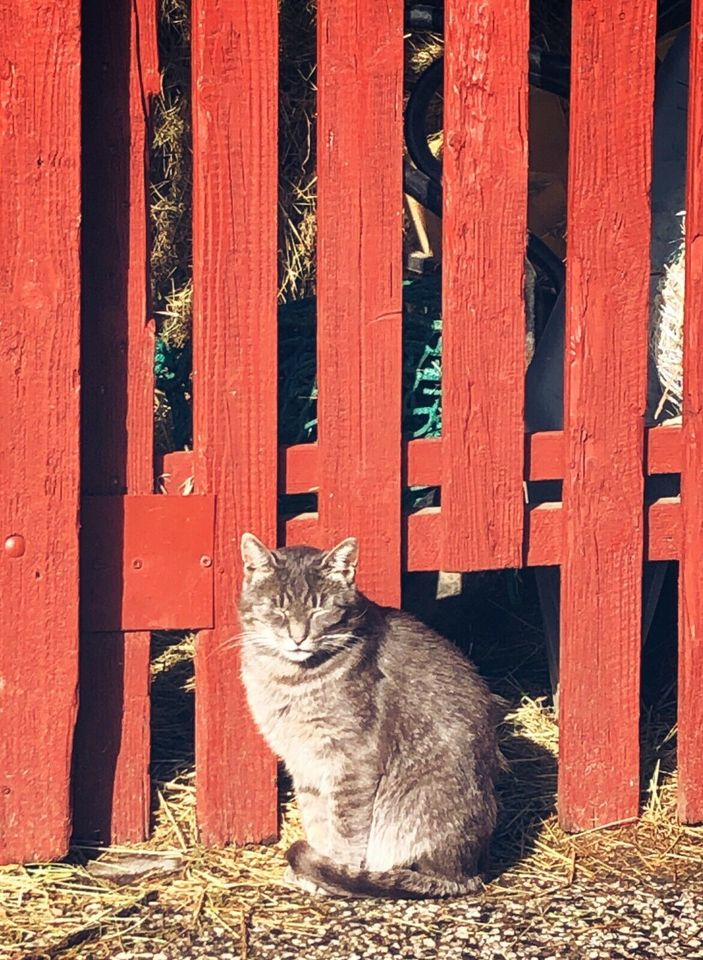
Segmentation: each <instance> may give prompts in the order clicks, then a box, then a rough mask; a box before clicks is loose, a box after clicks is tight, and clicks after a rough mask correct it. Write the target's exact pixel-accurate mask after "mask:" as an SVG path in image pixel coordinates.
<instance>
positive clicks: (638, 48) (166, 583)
mask: <svg viewBox="0 0 703 960" xmlns="http://www.w3.org/2000/svg"><path fill="white" fill-rule="evenodd" d="M80 7H81V8H82V11H83V21H82V24H81V23H80V21H79V4H78V3H77V2H74V0H71V2H68V3H63V4H58V3H57V2H56V0H40V2H38V3H35V4H33V5H32V6H31V10H30V8H29V6H28V5H27V4H24V3H21V2H20V0H3V2H2V4H0V12H1V13H2V14H3V16H2V19H1V20H0V22H1V23H2V24H3V26H2V28H0V29H2V31H3V44H2V58H3V59H2V69H1V70H0V108H1V111H2V112H1V114H0V124H1V125H0V159H1V161H2V163H1V164H0V169H1V170H2V176H3V178H4V181H3V190H2V204H1V205H0V227H1V229H0V244H2V248H3V254H4V255H3V257H2V260H1V263H2V266H1V267H0V275H1V276H2V289H3V294H4V297H3V300H4V313H3V316H2V319H1V320H0V364H1V366H0V390H2V405H1V407H0V417H1V419H0V445H1V446H0V471H2V491H3V497H2V513H1V514H0V515H1V516H2V523H3V534H2V538H3V542H4V552H3V555H2V557H1V558H0V597H1V600H2V603H1V608H2V615H3V630H2V634H0V860H5V861H11V860H29V859H37V858H47V857H56V856H61V855H62V854H63V853H64V852H65V851H66V849H67V845H68V842H69V837H70V833H71V821H73V828H74V830H75V834H76V835H77V836H78V837H80V838H82V839H99V840H101V841H103V842H108V841H113V842H115V841H121V840H134V839H139V838H140V837H143V836H144V835H145V834H146V832H147V830H148V811H149V777H148V761H149V696H148V677H149V631H150V630H151V629H154V628H156V627H161V628H164V629H185V628H191V629H197V630H199V635H198V643H197V653H196V777H197V781H196V783H197V796H198V817H199V822H200V826H201V830H202V836H203V839H204V841H205V842H208V843H222V842H226V841H230V840H236V841H246V840H256V839H262V838H265V837H270V836H272V835H273V834H275V832H276V827H277V823H276V792H275V773H276V767H275V762H274V758H273V757H271V755H270V754H269V753H268V751H267V750H266V748H265V746H264V745H263V743H262V741H261V739H260V737H259V735H258V734H257V732H256V730H255V729H254V726H253V724H252V722H251V720H250V718H249V715H248V712H247V710H246V706H245V701H244V697H243V692H242V688H241V684H240V680H239V672H238V661H237V651H236V646H235V645H233V644H232V643H231V642H230V641H231V640H232V638H233V637H236V634H237V632H238V627H237V622H236V614H235V598H236V593H237V590H238V586H239V559H238V541H239V537H240V534H241V532H242V531H243V530H253V531H254V532H255V533H257V534H258V535H259V536H261V537H263V538H264V539H265V540H267V541H268V542H270V543H273V542H274V540H275V539H276V535H277V529H280V539H281V540H282V541H285V542H301V541H304V542H309V543H317V544H323V543H328V542H330V541H332V540H334V539H335V538H340V537H342V536H346V535H349V534H356V535H357V536H359V537H360V538H361V541H362V557H363V563H362V569H361V574H360V575H361V578H362V582H363V585H364V587H365V589H366V590H367V591H368V592H369V593H371V594H372V595H373V596H374V597H375V598H376V599H379V600H381V601H382V602H389V603H397V602H399V599H400V577H401V573H402V571H403V570H410V571H412V570H433V569H440V568H443V569H452V568H454V569H463V570H476V569H487V568H500V567H506V566H522V565H540V566H542V565H550V564H560V565H561V566H562V571H563V574H562V591H561V596H562V620H561V644H562V650H561V696H560V710H561V715H560V731H561V757H560V771H559V810H560V816H561V820H562V822H563V824H564V825H565V826H567V827H569V828H574V829H579V828H584V827H591V826H593V825H598V824H604V823H609V822H613V821H618V820H623V819H628V818H631V817H633V816H635V815H636V813H637V804H638V797H639V746H638V720H639V680H638V676H639V657H640V631H641V625H640V619H641V618H640V605H641V572H642V562H643V559H644V558H645V556H646V557H648V558H649V559H679V558H680V559H681V564H682V573H681V578H680V591H681V601H680V603H681V617H680V658H679V691H680V700H679V725H678V729H679V761H680V762H679V790H680V812H681V816H682V818H683V819H684V820H687V821H694V820H700V819H703V761H702V760H701V757H702V756H703V741H702V740H701V730H702V729H703V714H702V713H701V701H700V697H699V696H698V690H699V689H700V683H701V680H702V679H703V644H702V641H701V634H702V631H703V626H702V625H703V591H702V590H701V576H702V573H703V571H702V570H701V562H702V561H701V554H702V550H701V547H702V546H703V498H702V496H701V489H700V476H701V468H702V467H703V462H702V461H703V440H701V423H700V420H701V404H702V402H703V401H702V400H701V391H702V390H703V367H702V364H703V345H702V344H701V335H700V323H701V319H700V318H701V314H702V312H703V304H702V303H701V299H702V297H703V280H702V276H703V265H702V263H701V254H700V246H699V234H698V227H699V225H700V223H699V221H700V220H701V218H702V217H703V212H702V210H701V191H700V184H701V182H702V178H703V172H702V171H701V169H700V164H701V160H700V157H701V144H702V142H703V131H702V128H701V117H702V116H703V112H702V108H701V102H702V99H701V98H702V96H703V95H702V94H701V71H702V70H703V66H701V63H702V56H703V53H702V51H703V46H702V44H703V39H702V35H703V0H698V2H696V3H694V13H693V16H694V26H693V29H692V38H693V40H692V57H691V91H692V102H691V110H690V130H689V133H690V138H689V139H690V157H691V162H690V164H689V173H688V214H687V235H688V243H687V308H686V343H685V351H686V361H685V373H686V377H685V389H686V395H685V408H684V420H683V427H682V428H680V427H674V426H668V427H659V428H656V429H652V430H650V431H649V433H648V436H646V437H645V431H644V427H643V413H644V405H645V377H646V349H647V347H646V338H647V282H648V274H649V258H648V244H649V199H648V197H649V192H648V191H649V178H650V159H649V158H650V154H651V136H652V94H653V77H654V53H653V44H654V30H655V13H656V9H655V8H656V4H655V2H654V0H636V2H632V0H630V2H626V0H620V2H616V3H613V4H610V5H604V4H602V3H600V2H599V0H574V11H573V13H574V16H573V37H572V64H573V68H572V106H571V134H570V136H571V148H570V171H569V231H568V239H569V259H568V279H567V351H566V358H565V372H566V407H565V419H564V423H565V426H564V430H563V432H562V431H559V432H554V433H543V434H534V435H532V436H525V435H524V432H523V429H524V428H523V407H524V383H523V372H524V313H523V306H522V284H523V256H524V245H525V241H524V238H525V209H526V189H527V183H526V176H527V142H528V141H527V136H528V131H527V117H526V92H527V77H526V62H527V61H526V51H527V45H528V37H529V16H528V5H527V3H526V2H525V0H502V2H498V0H487V2H483V3H480V4H479V3H474V2H471V0H469V2H466V3H463V4H460V3H459V2H458V0H451V2H448V3H446V4H445V16H446V42H447V50H448V55H447V60H446V70H447V80H448V82H447V83H446V84H445V89H446V91H447V93H446V105H445V110H446V113H445V124H446V134H447V135H446V147H445V168H444V197H445V217H444V221H443V222H444V233H445V237H444V241H445V242H444V251H445V258H444V273H445V278H444V310H443V314H444V367H443V378H444V380H443V417H444V433H443V436H442V438H439V439H433V440H422V441H420V440H418V441H413V442H410V443H403V442H402V440H401V432H400V429H401V426H400V410H401V372H402V354H401V327H402V322H401V278H402V273H401V238H402V206H401V201H402V184H401V176H400V171H401V151H402V71H403V44H402V35H403V4H402V2H401V0H390V2H389V3H386V4H383V5H379V4H378V3H376V2H374V0H336V2H335V3H332V2H331V0H320V2H319V4H318V36H319V45H318V51H319V58H318V61H319V67H318V78H317V85H318V96H319V122H318V161H319V163H318V166H319V170H318V176H319V208H318V384H319V441H318V443H315V444H307V445H298V446H294V447H289V448H287V449H284V450H281V449H278V441H277V422H276V420H277V399H276V382H277V361H276V338H277V321H276V244H277V235H276V206H277V135H276V117H277V106H276V103H277V60H278V33H277V26H278V24H277V16H278V4H277V2H276V0H229V2H227V3H215V2H214V0H194V3H193V38H192V44H193V114H194V143H193V148H194V223H193V227H194V284H195V296H196V299H195V316H194V374H193V384H194V422H195V426H194V447H195V449H194V451H193V452H188V453H185V452H184V453H180V454H174V455H172V456H171V457H170V458H168V460H167V463H166V470H167V472H172V473H173V474H176V473H177V474H178V475H180V476H184V475H185V476H187V475H191V474H192V475H193V476H194V478H195V495H194V496H190V497H187V498H184V497H178V496H169V497H161V496H158V495H156V494H155V489H156V487H155V484H154V465H153V462H152V404H153V397H152V392H153V382H152V366H153V324H152V322H151V318H150V307H149V302H148V297H147V289H148V282H147V280H148V278H147V262H148V258H147V252H148V251H147V246H148V241H147V203H146V199H147V194H146V160H147V147H148V128H149V109H150V98H151V97H152V96H153V95H154V94H155V93H156V92H157V90H158V63H157V50H156V35H155V33H156V28H155V6H154V2H153V0H136V2H135V0H120V2H116V3H113V4H110V5H109V10H107V8H105V6H104V5H103V4H102V3H99V2H98V0H91V2H84V3H83V4H82V5H80ZM81 38H82V57H81ZM81 65H82V91H81V84H80V80H81V76H80V72H81ZM594 105H597V109H596V108H595V106H594ZM81 119H82V122H83V143H82V176H81V166H80V165H81V143H80V138H79V131H80V127H81ZM81 203H82V214H83V217H82V239H81V238H80V237H79V230H78V224H79V216H80V212H81ZM79 245H80V248H79ZM79 255H80V257H79ZM79 262H80V265H81V269H80V270H79ZM81 271H82V273H81ZM79 301H80V302H79ZM79 309H80V311H81V324H80V378H79V375H78V365H79V325H78V317H79ZM613 315H617V318H618V322H617V324H615V325H613V324H612V323H610V322H609V320H610V318H611V317H612V316H613ZM79 380H80V383H81V390H82V397H83V400H82V405H81V411H80V416H81V419H82V424H81V425H80V431H81V432H80V436H81V437H82V441H81V445H80V448H79V400H78V397H79V394H78V389H79ZM645 441H646V442H645ZM79 456H80V464H79ZM661 473H681V496H680V497H673V498H668V499H663V500H658V501H655V502H654V503H652V504H649V505H644V502H643V478H644V475H645V474H661ZM540 479H562V480H563V488H564V496H563V503H547V504H541V505H539V506H537V507H530V506H526V505H525V504H524V498H523V484H524V482H525V481H526V480H540ZM408 485H412V486H416V485H417V486H422V485H429V486H441V488H442V506H441V507H433V508H426V509H423V510H420V511H418V512H415V513H411V514H410V515H405V516H403V515H402V513H401V494H402V490H403V488H404V487H405V486H408ZM175 486H176V485H175V484H173V485H172V488H171V490H170V492H171V493H175V492H176V491H175V490H174V487H175ZM302 491H317V494H318V506H319V509H318V512H317V513H310V514H303V515H298V516H295V517H288V518H285V517H282V516H280V515H279V512H278V505H277V502H278V496H279V494H280V493H299V492H302ZM79 506H80V523H81V543H80V554H81V558H80V569H79V549H78V547H79V544H78V523H77V520H78V511H79ZM174 583H177V584H178V589H177V590H174V589H173V584H174ZM79 586H80V604H81V608H80V630H81V636H80V663H79V642H78V634H79ZM79 666H80V684H79ZM78 684H79V693H80V712H79V716H78V721H77V724H76V708H77V696H76V690H77V687H78ZM74 727H75V735H74ZM72 744H73V777H72V785H73V787H72V795H71V756H72Z"/></svg>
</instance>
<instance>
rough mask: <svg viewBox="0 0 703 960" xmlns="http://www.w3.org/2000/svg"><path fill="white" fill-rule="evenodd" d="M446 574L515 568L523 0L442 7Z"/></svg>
mask: <svg viewBox="0 0 703 960" xmlns="http://www.w3.org/2000/svg"><path fill="white" fill-rule="evenodd" d="M445 24H446V26H445V31H446V59H445V72H446V76H445V82H444V127H445V132H446V137H445V149H444V218H443V240H442V244H443V251H444V253H443V263H442V268H443V284H442V293H443V296H442V299H443V303H442V317H443V333H442V338H443V348H442V349H443V356H442V432H443V439H442V516H443V529H442V563H441V566H442V569H444V570H479V569H491V568H498V567H506V566H507V567H517V566H519V565H520V557H521V551H522V529H523V512H524V511H523V507H524V495H523V460H524V455H523V430H524V425H523V407H524V373H525V307H524V301H523V286H524V258H525V238H526V230H527V89H528V85H527V66H526V65H527V49H528V45H529V9H528V3H527V0H481V2H479V0H448V2H447V3H446V4H445Z"/></svg>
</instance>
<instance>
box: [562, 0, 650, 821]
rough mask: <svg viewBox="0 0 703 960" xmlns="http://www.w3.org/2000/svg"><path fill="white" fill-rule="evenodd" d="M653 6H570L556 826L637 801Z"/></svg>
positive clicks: (625, 808)
mask: <svg viewBox="0 0 703 960" xmlns="http://www.w3.org/2000/svg"><path fill="white" fill-rule="evenodd" d="M655 27H656V2H655V0H614V2H613V3H610V4H602V3H600V2H599V0H575V2H574V5H573V22H572V60H571V62H572V68H571V70H572V73H571V76H572V80H571V115H570V127H571V129H570V137H571V149H570V155H569V203H568V213H569V217H568V233H569V248H568V260H567V262H568V272H567V288H566V347H565V352H566V356H565V387H566V396H565V411H564V432H565V437H566V464H565V472H564V493H563V500H564V511H565V518H564V547H563V557H562V580H561V657H560V663H561V685H560V704H559V707H560V764H559V816H560V820H561V823H562V825H563V826H564V827H565V828H567V829H570V830H578V829H585V828H588V827H593V826H597V825H602V824H606V823H611V822H614V821H622V820H626V819H629V818H634V817H635V816H636V815H637V812H638V802H639V689H640V688H639V669H640V645H641V600H642V597H641V593H642V564H643V527H644V511H643V496H644V483H643V456H644V451H643V442H644V412H645V403H646V388H647V315H648V293H649V289H648V285H649V236H650V213H649V189H650V179H651V149H652V104H653V96H654V39H655Z"/></svg>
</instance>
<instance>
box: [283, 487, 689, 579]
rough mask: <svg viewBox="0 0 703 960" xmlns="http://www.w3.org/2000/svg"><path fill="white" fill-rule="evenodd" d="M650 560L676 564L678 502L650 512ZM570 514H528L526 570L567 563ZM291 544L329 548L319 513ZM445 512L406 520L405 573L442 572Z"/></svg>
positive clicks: (546, 507) (557, 509) (555, 508)
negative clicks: (565, 529)
mask: <svg viewBox="0 0 703 960" xmlns="http://www.w3.org/2000/svg"><path fill="white" fill-rule="evenodd" d="M645 517H646V524H645V529H646V533H647V535H646V541H647V559H648V560H676V559H677V558H678V556H679V551H680V543H681V536H682V530H681V504H680V502H679V498H678V497H662V498H661V499H660V500H655V501H654V502H653V503H651V504H649V505H648V506H647V507H646V509H645ZM563 524H564V514H563V511H562V505H561V503H541V504H538V505H537V506H535V507H532V508H530V509H529V510H528V511H527V513H526V525H525V533H526V544H525V550H524V554H523V559H522V562H521V566H527V567H545V566H555V565H557V564H560V563H562V561H563V557H564V536H563ZM283 528H284V540H285V542H286V543H289V544H294V543H307V544H309V545H310V546H318V547H321V546H324V543H325V540H324V535H323V531H322V527H321V525H320V523H319V522H318V516H317V514H316V513H301V514H298V515H297V516H294V517H288V518H287V519H285V520H284V522H283ZM441 528H442V517H441V510H440V508H439V507H426V508H424V509H422V510H418V511H417V512H416V513H411V514H409V515H408V516H406V517H405V518H404V520H403V540H404V543H405V551H404V563H403V566H404V569H406V570H409V571H416V570H437V569H439V567H440V560H441V540H440V531H441Z"/></svg>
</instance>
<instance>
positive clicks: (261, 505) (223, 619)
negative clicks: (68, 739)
mask: <svg viewBox="0 0 703 960" xmlns="http://www.w3.org/2000/svg"><path fill="white" fill-rule="evenodd" d="M277 103H278V3H277V0H231V2H229V3H226V4H224V3H217V2H215V0H194V3H193V163H194V172H193V274H194V290H195V299H194V321H193V322H194V330H193V385H194V445H195V484H196V490H197V492H198V493H214V494H215V495H216V496H217V512H216V529H215V629H214V630H209V631H202V632H201V633H200V634H199V635H198V643H197V648H196V660H195V677H196V717H195V752H196V770H197V781H196V784H197V803H198V822H199V824H200V831H201V836H202V839H203V841H204V842H205V843H215V844H217V843H224V842H226V841H230V840H234V841H238V842H246V841H254V840H263V839H266V838H270V837H273V836H275V834H276V832H277V804H276V761H275V758H274V757H273V756H272V755H271V754H270V753H269V751H268V749H267V748H266V746H265V745H264V742H263V740H262V738H261V736H260V735H259V733H258V731H257V729H256V727H255V725H254V722H253V720H252V719H251V716H250V714H249V710H248V707H247V704H246V698H245V694H244V688H243V685H242V683H241V680H240V676H239V651H238V648H237V637H238V634H239V632H240V631H239V625H238V617H237V606H236V605H237V597H238V594H239V588H240V582H241V562H240V554H239V541H240V538H241V535H242V533H243V532H244V531H246V530H250V531H252V532H253V533H255V534H256V535H257V536H259V537H261V539H262V540H264V541H265V542H266V543H267V544H269V545H271V546H273V545H275V540H276V510H277V493H278V489H277V459H278V457H277V435H276V430H277V413H276V407H277V391H276V380H277V362H276V359H277V358H276V344H277V316H276V285H277V278H276V255H277V236H276V204H277V177H278V155H277V134H276V131H277V125H278V117H277Z"/></svg>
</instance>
